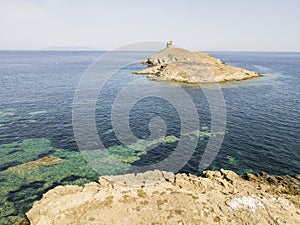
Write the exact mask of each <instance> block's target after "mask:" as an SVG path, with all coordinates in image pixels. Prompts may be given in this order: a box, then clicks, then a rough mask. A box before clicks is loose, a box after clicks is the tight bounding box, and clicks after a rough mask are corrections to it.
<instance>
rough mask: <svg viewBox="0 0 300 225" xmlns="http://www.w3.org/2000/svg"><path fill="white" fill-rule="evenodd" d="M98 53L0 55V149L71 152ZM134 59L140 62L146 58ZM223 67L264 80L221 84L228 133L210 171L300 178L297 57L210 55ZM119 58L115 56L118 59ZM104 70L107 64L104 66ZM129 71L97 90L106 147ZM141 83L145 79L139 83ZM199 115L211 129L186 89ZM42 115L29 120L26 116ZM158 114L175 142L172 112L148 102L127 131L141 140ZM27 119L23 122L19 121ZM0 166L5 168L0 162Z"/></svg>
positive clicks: (162, 149)
mask: <svg viewBox="0 0 300 225" xmlns="http://www.w3.org/2000/svg"><path fill="white" fill-rule="evenodd" d="M103 53H104V52H80V51H0V87H1V89H0V111H3V112H4V111H7V110H13V111H14V113H15V114H16V115H17V116H14V117H13V119H14V121H13V123H12V122H11V121H7V120H4V119H3V121H2V122H1V124H2V127H0V145H1V144H7V143H12V142H14V141H22V140H24V139H29V138H47V139H49V140H51V143H52V145H53V146H54V147H56V148H62V149H66V150H69V151H77V150H78V147H77V145H76V142H75V139H74V135H73V130H72V103H73V98H74V93H75V90H76V88H77V85H78V82H79V81H80V79H81V77H82V75H83V73H84V72H85V70H86V69H87V68H88V66H89V65H90V64H91V63H92V62H94V61H95V60H96V59H97V57H99V56H100V55H102V54H103ZM131 54H140V58H141V59H144V58H146V57H148V56H149V55H151V54H152V53H146V52H144V53H131ZM210 54H211V55H213V56H215V57H217V58H220V59H221V60H223V61H224V62H226V63H229V64H232V65H235V66H239V67H243V68H246V69H250V70H254V71H257V72H260V73H262V74H264V75H265V76H264V77H263V78H258V79H252V80H247V81H242V82H234V83H226V84H221V88H222V91H223V95H224V98H225V102H226V111H227V129H226V134H225V138H224V142H223V144H222V148H221V150H220V151H219V154H218V155H217V157H216V159H215V160H214V162H213V163H212V165H211V166H210V168H212V169H218V168H226V169H232V170H234V171H237V172H240V173H242V172H245V171H250V172H252V171H253V172H256V171H266V172H268V173H271V174H294V173H300V163H299V160H300V134H299V132H300V122H299V121H300V113H299V111H300V104H299V103H300V53H262V52H210ZM122 57H126V56H125V55H122V54H120V60H122ZM108 66H109V65H108ZM141 68H143V66H142V65H140V64H133V65H130V66H128V67H126V68H124V69H123V70H121V71H119V72H118V73H117V74H116V76H114V77H113V78H112V79H111V81H110V82H109V83H108V85H107V86H106V87H105V88H104V90H103V95H104V97H103V98H102V99H101V100H100V99H99V100H98V104H97V110H96V115H97V118H96V120H97V128H98V132H99V135H100V136H101V138H102V139H103V142H104V143H105V146H113V145H115V144H118V143H119V142H118V140H117V138H116V137H115V136H114V134H113V133H111V134H109V135H108V134H104V133H105V132H106V131H107V130H109V129H111V121H110V109H111V105H112V103H113V100H114V98H115V97H116V94H117V93H118V92H119V91H120V90H121V88H122V87H123V86H126V84H127V83H128V82H129V81H133V80H135V79H137V77H136V76H137V75H132V74H131V72H132V71H136V70H139V69H141ZM144 79H145V80H147V78H146V77H144ZM148 82H149V83H150V85H153V87H154V88H155V87H157V86H160V87H166V91H168V88H169V87H172V88H173V89H174V88H175V89H176V88H179V87H176V85H173V84H170V83H157V82H153V81H148ZM184 89H185V90H186V91H187V92H188V93H189V95H190V96H191V98H192V99H193V101H194V102H195V105H196V106H197V109H198V113H199V116H200V121H201V125H203V126H207V127H208V129H209V128H210V122H211V121H210V113H209V106H208V103H207V100H206V98H205V96H204V94H203V92H202V90H201V87H197V86H185V87H184ZM38 111H44V113H40V114H39V115H38V116H36V117H35V119H34V120H35V121H30V120H28V118H27V117H28V114H30V113H32V112H38ZM155 115H160V116H161V117H162V118H163V119H164V120H165V121H166V123H167V128H168V130H167V134H168V135H174V136H178V135H180V132H179V130H180V126H179V123H178V121H179V120H180V118H179V115H178V113H177V112H176V110H174V108H172V105H170V104H168V102H166V101H164V100H161V99H155V98H149V99H145V101H144V102H139V104H136V105H135V107H134V108H133V110H132V112H131V117H130V123H131V130H132V132H133V133H134V134H135V135H136V136H138V137H140V138H145V137H147V135H149V130H148V122H149V121H150V119H151V118H152V117H153V116H155ZM26 118H27V119H26ZM205 144H206V142H205V140H204V141H203V142H201V143H199V144H198V146H197V149H196V151H195V153H194V155H193V157H192V158H191V160H190V161H189V162H188V163H187V164H186V165H185V167H184V168H183V169H182V171H183V172H197V167H198V164H199V160H200V159H201V154H202V152H203V148H204V147H205ZM172 148H174V144H170V143H169V144H164V145H161V146H159V147H157V148H156V149H155V150H153V151H149V153H148V154H147V155H144V156H142V157H141V159H140V160H139V161H137V162H135V163H134V164H135V165H144V164H147V163H148V164H149V163H151V160H156V161H157V160H158V161H159V160H161V159H162V158H164V157H166V155H168V154H169V151H172ZM1 164H5V162H1Z"/></svg>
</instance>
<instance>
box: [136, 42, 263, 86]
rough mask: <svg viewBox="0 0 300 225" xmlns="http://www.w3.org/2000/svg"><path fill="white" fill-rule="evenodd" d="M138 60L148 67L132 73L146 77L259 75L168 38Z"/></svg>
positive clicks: (196, 79) (202, 79) (204, 79)
mask: <svg viewBox="0 0 300 225" xmlns="http://www.w3.org/2000/svg"><path fill="white" fill-rule="evenodd" d="M142 64H145V65H148V66H149V67H148V68H146V69H144V70H141V71H137V72H133V73H134V74H148V76H147V77H148V78H149V79H152V80H157V81H177V82H185V83H213V82H226V81H239V80H246V79H250V78H253V77H260V76H262V75H260V74H259V73H257V72H253V71H249V70H246V69H242V68H239V67H234V66H230V65H227V64H225V63H224V62H222V61H221V60H219V59H216V58H214V57H212V56H210V55H208V54H206V53H202V52H196V51H189V50H186V49H182V48H174V47H173V43H172V42H168V44H167V47H166V48H164V49H163V50H161V51H160V52H159V53H158V54H156V55H154V56H152V57H150V58H148V59H147V60H146V61H144V62H142Z"/></svg>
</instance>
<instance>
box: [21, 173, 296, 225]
mask: <svg viewBox="0 0 300 225" xmlns="http://www.w3.org/2000/svg"><path fill="white" fill-rule="evenodd" d="M299 188H300V181H299V176H295V177H291V176H286V177H276V176H270V175H266V174H252V175H250V174H247V175H245V176H239V175H237V174H236V173H234V172H232V171H228V170H221V171H205V172H204V177H197V176H195V175H186V174H176V175H175V174H173V173H168V172H161V171H148V172H145V173H141V174H127V175H119V176H102V177H100V179H99V182H91V183H88V184H86V185H85V187H79V186H74V185H72V186H70V185H69V186H58V187H56V188H54V189H52V190H50V191H48V192H47V193H46V194H44V196H43V198H42V200H40V201H38V202H36V203H35V204H34V206H33V208H32V209H31V210H30V211H29V212H27V214H26V215H27V217H28V219H29V221H30V224H39V225H43V224H45V225H46V224H47V225H50V224H298V222H299V221H300V196H299Z"/></svg>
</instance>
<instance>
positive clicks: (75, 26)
mask: <svg viewBox="0 0 300 225" xmlns="http://www.w3.org/2000/svg"><path fill="white" fill-rule="evenodd" d="M299 8H300V2H299V1H297V0H287V1H280V0H266V1H258V0H253V1H243V2H237V1H234V0H227V1H218V0H211V1H206V0H200V1H194V0H192V1H188V3H187V2H182V1H180V2H172V1H166V0H165V1H158V0H153V1H151V4H149V2H146V1H136V0H133V1H130V3H129V2H127V1H125V0H116V1H111V2H107V1H95V0H90V1H82V0H77V1H72V2H71V1H68V0H61V1H58V0H54V1H38V0H28V1H26V2H24V1H22V0H3V1H1V2H0V28H1V36H0V50H74V51H75V50H89V51H94V50H95V51H99V50H104V51H106V50H110V49H114V48H117V47H119V46H123V45H126V44H128V43H132V42H140V41H149V40H154V41H163V42H166V41H168V40H173V41H174V42H175V44H177V45H178V46H181V47H186V48H189V49H194V50H202V51H261V52H300V45H299V44H298V42H299V40H300V29H299V27H300V26H299V22H298V21H300V15H299V13H298V9H299Z"/></svg>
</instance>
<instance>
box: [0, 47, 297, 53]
mask: <svg viewBox="0 0 300 225" xmlns="http://www.w3.org/2000/svg"><path fill="white" fill-rule="evenodd" d="M0 51H24V52H26V51H28V52H29V51H43V52H61V51H64V52H110V51H115V52H154V51H159V50H104V49H103V50H100V49H68V48H67V49H0ZM192 51H201V52H261V53H300V51H298V50H296V51H282V50H192Z"/></svg>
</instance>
